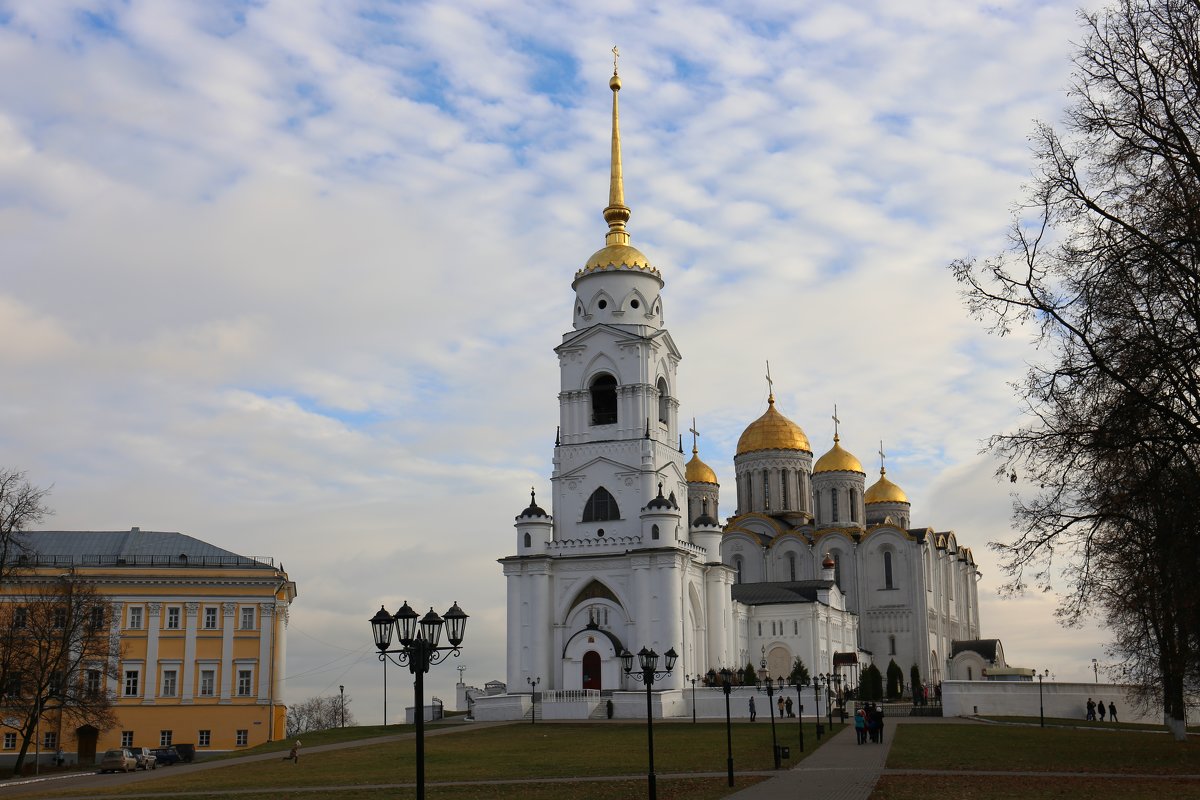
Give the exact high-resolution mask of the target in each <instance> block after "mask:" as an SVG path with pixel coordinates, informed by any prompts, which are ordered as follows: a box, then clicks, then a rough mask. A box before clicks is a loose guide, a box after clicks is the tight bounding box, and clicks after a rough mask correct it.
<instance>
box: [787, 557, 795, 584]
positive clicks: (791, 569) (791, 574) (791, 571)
mask: <svg viewBox="0 0 1200 800" xmlns="http://www.w3.org/2000/svg"><path fill="white" fill-rule="evenodd" d="M788 580H789V581H794V580H796V554H795V553H788Z"/></svg>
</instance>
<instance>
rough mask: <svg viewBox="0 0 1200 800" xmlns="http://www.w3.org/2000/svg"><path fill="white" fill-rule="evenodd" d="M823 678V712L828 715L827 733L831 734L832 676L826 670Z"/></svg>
mask: <svg viewBox="0 0 1200 800" xmlns="http://www.w3.org/2000/svg"><path fill="white" fill-rule="evenodd" d="M824 678H825V713H826V714H827V715H829V735H830V736H832V735H833V676H832V675H830V674H829V673H828V672H826V673H825V675H824Z"/></svg>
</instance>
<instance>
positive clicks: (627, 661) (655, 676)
mask: <svg viewBox="0 0 1200 800" xmlns="http://www.w3.org/2000/svg"><path fill="white" fill-rule="evenodd" d="M663 655H664V656H666V659H667V668H666V669H665V670H662V671H659V670H658V669H657V667H658V653H656V652H654V651H653V650H647V649H646V648H645V647H643V648H642V649H641V650H639V651H638V654H637V657H638V666H639V670H638V677H639V678H640V679H641V681H642V683H644V684H645V685H646V752H647V753H648V754H649V757H650V768H649V771H648V772H647V773H646V788H647V789H648V791H649V797H650V800H657V798H658V787H657V785H656V784H655V780H654V709H653V707H652V705H651V699H650V688H651V687H652V686H654V682H655V681H656V680H660V679H662V678H665V677H667V676H668V675H670V674H671V670H673V669H674V668H675V660H676V659H678V658H679V654H677V653H676V652H675V648H674V647H672V648H671V649H670V650H668V651H667V652H666V653H664V654H663ZM621 662H622V665H623V666H624V668H625V674H626V675H630V674H633V653H631V652H629V651H628V650H626V651H624V652H622V653H621Z"/></svg>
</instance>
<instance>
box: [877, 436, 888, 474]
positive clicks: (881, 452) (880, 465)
mask: <svg viewBox="0 0 1200 800" xmlns="http://www.w3.org/2000/svg"><path fill="white" fill-rule="evenodd" d="M885 458H887V456H885V455H884V454H883V439H880V440H879V469H881V470H882V469H883V468H884V465H883V460H884V459H885Z"/></svg>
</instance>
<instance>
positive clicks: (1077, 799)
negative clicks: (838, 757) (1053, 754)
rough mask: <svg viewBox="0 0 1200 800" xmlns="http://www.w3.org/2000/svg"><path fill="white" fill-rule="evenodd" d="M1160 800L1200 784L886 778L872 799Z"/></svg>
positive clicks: (1196, 790)
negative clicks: (1107, 799) (1047, 799)
mask: <svg viewBox="0 0 1200 800" xmlns="http://www.w3.org/2000/svg"><path fill="white" fill-rule="evenodd" d="M931 797H953V798H955V800H1040V798H1054V800H1102V798H1120V800H1162V798H1164V797H1200V781H1181V780H1178V779H1156V778H1118V779H1110V778H1079V777H1070V778H1051V777H1038V778H1031V777H1026V776H1020V775H1014V776H1012V777H1006V776H1000V777H996V776H990V775H980V776H971V775H964V776H943V775H885V776H883V777H882V778H880V779H879V783H878V784H877V785H876V786H875V791H874V792H873V793H872V794H871V800H929V798H931Z"/></svg>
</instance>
